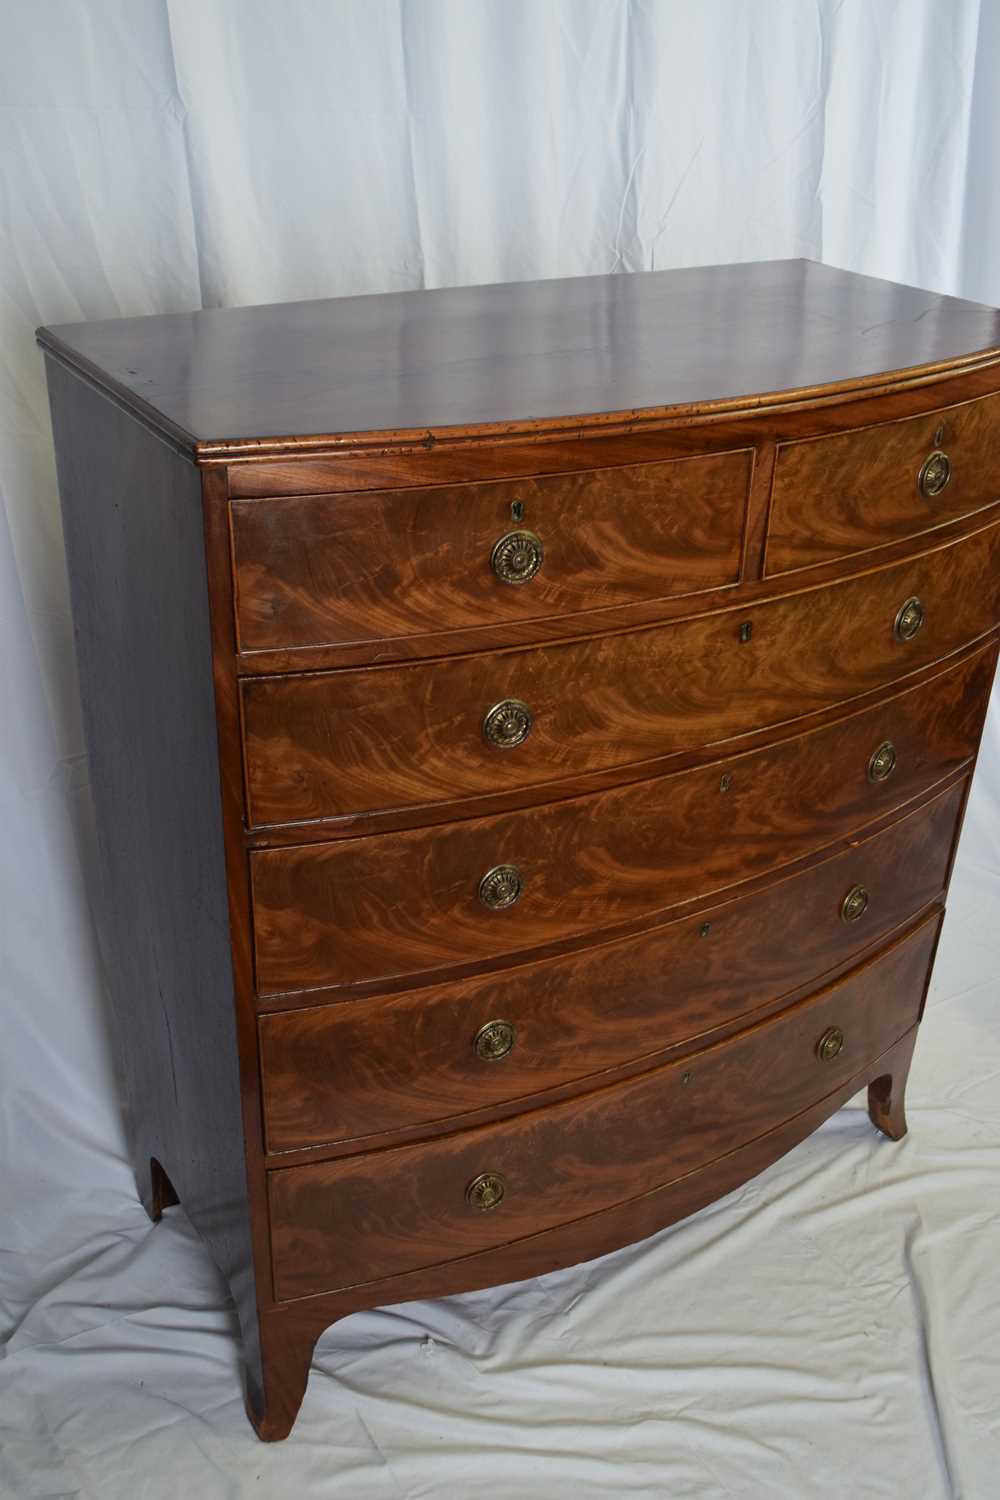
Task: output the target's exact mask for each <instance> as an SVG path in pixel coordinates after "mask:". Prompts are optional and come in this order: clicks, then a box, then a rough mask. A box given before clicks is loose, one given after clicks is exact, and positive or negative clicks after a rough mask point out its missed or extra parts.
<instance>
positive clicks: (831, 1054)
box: [816, 1026, 844, 1062]
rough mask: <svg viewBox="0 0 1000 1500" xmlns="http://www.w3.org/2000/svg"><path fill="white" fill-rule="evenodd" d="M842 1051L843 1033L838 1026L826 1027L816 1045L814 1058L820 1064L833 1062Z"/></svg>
mask: <svg viewBox="0 0 1000 1500" xmlns="http://www.w3.org/2000/svg"><path fill="white" fill-rule="evenodd" d="M843 1050H844V1033H843V1032H842V1031H841V1029H840V1027H839V1026H828V1027H827V1029H826V1031H824V1033H823V1035H822V1036H821V1037H820V1039H819V1041H818V1042H817V1043H816V1056H817V1057H818V1058H819V1060H820V1062H833V1059H834V1058H835V1057H839V1056H840V1053H841V1052H842V1051H843Z"/></svg>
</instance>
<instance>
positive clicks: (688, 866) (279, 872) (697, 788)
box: [250, 650, 995, 995]
mask: <svg viewBox="0 0 1000 1500" xmlns="http://www.w3.org/2000/svg"><path fill="white" fill-rule="evenodd" d="M994 663H995V652H994V651H992V650H990V651H989V652H984V653H982V654H981V655H980V656H978V657H976V658H973V659H972V660H971V661H970V662H967V663H964V664H963V665H962V666H960V667H958V668H956V669H954V670H952V671H950V672H945V673H942V674H941V676H940V677H938V678H935V679H932V681H931V682H929V683H926V684H924V685H923V686H921V687H919V688H915V689H913V690H912V691H910V692H903V693H900V694H898V695H897V696H896V697H894V698H889V699H887V700H886V701H884V702H883V703H880V704H878V705H877V706H876V707H875V708H870V709H867V710H865V711H864V712H862V713H858V714H854V715H851V716H849V717H847V718H845V719H843V720H841V721H839V722H837V723H835V724H833V725H830V726H828V727H826V728H823V729H819V730H816V731H815V732H813V733H812V734H805V735H800V736H796V737H795V738H792V739H789V740H786V741H784V742H782V743H781V744H779V745H776V746H773V747H770V748H765V749H762V750H758V751H754V752H751V753H749V754H745V755H742V756H735V757H733V758H731V759H729V760H725V761H717V762H716V763H715V765H714V766H707V767H703V766H699V767H696V768H694V769H693V770H690V771H684V772H680V773H678V774H676V775H674V776H665V777H661V778H658V779H656V780H653V781H645V782H638V783H635V784H633V785H630V786H625V787H622V788H616V789H614V790H612V791H609V792H601V793H597V794H595V795H593V796H590V797H580V798H571V799H567V800H566V801H564V802H554V803H550V804H547V805H546V806H544V807H540V808H533V809H529V810H526V811H524V812H515V813H508V814H506V815H503V816H500V817H493V818H481V819H470V820H468V821H465V822H462V823H456V824H445V825H441V826H439V827H435V828H428V829H418V830H414V831H411V832H404V833H398V834H380V835H375V836H373V837H370V838H362V839H345V840H342V841H339V842H335V843H328V844H312V845H305V846H302V847H299V848H285V849H269V850H261V851H257V852H255V853H253V854H251V856H250V864H251V885H252V889H253V908H254V932H255V948H256V968H257V986H258V992H259V993H260V994H261V995H268V994H274V993H280V992H283V991H284V992H295V991H301V990H307V989H319V988H328V989H329V990H330V991H331V992H333V991H337V990H341V991H345V990H347V989H348V988H349V987H351V986H356V987H360V988H362V989H363V988H364V987H365V986H367V987H368V988H369V989H370V988H372V987H374V986H377V985H379V984H386V983H387V982H389V981H391V980H399V979H402V978H404V977H413V976H416V975H419V974H424V975H425V977H426V978H427V979H428V980H429V979H430V978H431V977H432V975H434V974H435V973H436V972H441V973H442V977H443V971H446V970H447V969H449V968H452V967H454V966H461V965H465V964H474V963H476V962H479V963H487V962H491V961H496V960H497V959H499V958H500V957H502V956H503V955H508V956H509V957H511V958H512V957H513V956H515V955H517V954H527V953H528V952H530V951H531V950H532V949H536V948H541V947H543V946H544V945H546V944H549V943H555V942H559V941H565V940H569V939H572V940H574V941H575V942H577V943H582V942H591V943H592V942H596V941H598V940H599V938H600V935H601V934H602V933H603V934H605V935H610V930H611V929H613V928H614V927H615V926H616V925H617V924H624V923H628V922H638V923H640V924H645V925H648V924H649V923H650V922H651V921H653V920H654V918H655V917H656V915H657V914H658V913H665V912H666V911H668V910H669V909H671V908H673V907H675V906H677V905H679V904H681V903H683V902H686V901H691V900H694V899H695V898H696V897H700V896H708V895H709V894H711V893H713V892H716V891H720V890H723V889H726V888H728V887H730V886H734V885H736V884H737V883H738V882H740V881H744V880H748V879H750V878H752V877H754V876H757V875H760V874H763V873H764V872H765V871H768V870H777V869H780V868H781V866H782V865H785V864H788V863H790V862H791V861H792V860H794V859H796V858H799V857H800V856H802V855H804V854H805V853H807V852H808V851H809V850H812V849H817V848H820V847H824V846H832V845H833V844H834V843H835V842H836V841H837V840H838V839H840V838H845V837H848V836H849V835H851V834H852V833H854V832H855V831H856V830H857V829H858V828H860V827H861V826H863V825H864V824H865V823H866V822H871V821H873V820H875V819H876V818H878V817H879V816H881V815H883V814H884V813H886V812H888V811H889V810H890V809H891V808H893V807H897V806H901V805H903V804H904V803H905V802H906V801H907V800H909V799H910V798H912V797H915V796H918V795H921V794H922V793H924V792H925V791H927V790H928V789H929V788H930V787H931V786H932V785H933V784H934V783H935V782H936V781H938V780H941V779H942V778H943V777H945V776H947V775H948V774H950V773H951V772H953V771H955V770H957V769H959V768H960V767H961V766H962V765H964V764H965V763H966V761H967V760H968V758H969V757H970V756H972V755H973V754H974V753H975V750H976V746H977V745H978V741H979V734H980V731H981V727H982V721H983V716H984V713H985V705H986V697H987V687H988V684H989V682H990V680H991V678H992V673H993V667H994ZM886 739H890V740H892V742H893V744H894V745H895V746H896V750H897V755H898V762H897V767H896V770H895V771H894V772H893V774H892V776H891V777H890V778H889V780H888V781H886V782H883V783H881V784H879V785H872V784H871V783H870V782H869V780H868V777H867V766H868V761H869V757H870V756H871V754H872V752H873V751H874V749H875V748H876V746H878V745H879V744H880V743H881V742H882V741H883V740H886ZM724 775H728V776H729V777H730V778H731V784H730V785H729V787H728V790H725V791H723V790H722V777H723V776H724ZM501 864H510V865H514V866H516V867H517V868H518V869H519V870H520V872H521V875H522V879H523V882H524V890H523V894H522V895H521V898H520V900H519V901H518V902H517V904H516V905H514V906H512V907H509V908H508V909H507V910H504V911H489V910H487V909H486V907H485V906H484V905H483V904H482V902H481V901H480V900H479V898H478V894H477V892H478V885H479V880H480V877H481V876H482V875H483V874H485V872H486V871H488V870H490V869H492V868H493V867H494V866H497V865H501ZM397 987H399V986H397Z"/></svg>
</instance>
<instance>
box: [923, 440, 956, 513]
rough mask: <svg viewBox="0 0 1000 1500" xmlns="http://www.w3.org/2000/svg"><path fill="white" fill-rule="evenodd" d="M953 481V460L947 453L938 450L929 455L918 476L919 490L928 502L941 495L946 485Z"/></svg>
mask: <svg viewBox="0 0 1000 1500" xmlns="http://www.w3.org/2000/svg"><path fill="white" fill-rule="evenodd" d="M950 479H951V459H950V458H949V457H948V455H947V453H942V451H941V449H940V448H936V449H935V450H934V452H933V453H929V454H928V455H927V457H926V458H925V459H924V461H923V464H922V465H921V469H920V473H919V474H918V475H917V488H918V489H919V491H920V493H921V494H922V495H926V496H927V499H928V500H933V499H934V496H935V495H940V493H941V491H942V490H943V489H944V487H945V485H946V484H947V483H948V482H949V480H950Z"/></svg>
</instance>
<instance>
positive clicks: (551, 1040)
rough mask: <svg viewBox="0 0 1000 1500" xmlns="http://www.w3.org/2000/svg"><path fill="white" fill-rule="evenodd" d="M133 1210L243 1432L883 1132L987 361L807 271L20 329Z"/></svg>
mask: <svg viewBox="0 0 1000 1500" xmlns="http://www.w3.org/2000/svg"><path fill="white" fill-rule="evenodd" d="M39 341H40V343H41V344H42V346H43V348H44V350H45V354H46V359H47V366H48V378H49V389H50V397H51V403H52V412H53V421H54V427H55V435H56V448H57V460H58V467H59V482H60V491H61V496H62V503H63V513H64V522H65V534H66V549H67V557H68V562H69V572H70V584H71V592H72V598H73V609H74V616H75V621H76V630H77V641H78V656H79V668H80V680H81V684H82V689H83V697H84V713H85V721H86V729H87V741H88V748H89V753H90V759H91V779H92V784H93V789H94V798H95V803H96V810H97V818H98V827H99V839H98V844H99V855H100V870H99V871H98V872H97V874H96V876H95V882H96V884H97V887H98V889H99V892H100V898H101V899H100V910H99V913H98V915H99V926H100V934H101V941H102V947H103V951H104V955H105V959H106V964H107V969H108V974H109V979H110V985H111V991H112V997H113V1000H114V1006H115V1018H116V1028H117V1031H118V1040H119V1044H120V1049H121V1054H122V1062H123V1074H124V1081H125V1090H126V1095H127V1098H126V1103H127V1106H128V1119H129V1129H130V1136H131V1148H132V1151H133V1157H134V1163H135V1168H136V1174H137V1179H138V1183H139V1190H140V1193H141V1196H142V1199H143V1202H144V1203H145V1205H146V1207H147V1209H148V1211H149V1213H150V1214H151V1215H152V1216H153V1217H154V1218H155V1217H157V1216H158V1215H159V1214H160V1213H161V1212H162V1210H163V1209H164V1208H165V1207H167V1206H169V1205H170V1204H172V1203H175V1202H177V1201H178V1200H179V1201H180V1202H181V1203H182V1204H183V1206H184V1208H185V1210H186V1212H187V1213H188V1215H189V1216H190V1218H191V1220H192V1222H193V1223H194V1224H195V1226H196V1227H197V1228H198V1230H199V1231H200V1233H201V1235H202V1236H203V1238H204V1240H205V1242H206V1244H207V1246H208V1248H209V1250H210V1251H211V1253H212V1254H213V1256H214V1257H215V1259H216V1261H217V1262H218V1264H219V1265H220V1267H221V1268H222V1270H223V1272H224V1273H225V1275H226V1276H227V1278H228V1281H229V1284H230V1286H231V1288H232V1292H233V1296H234V1299H235V1303H236V1308H237V1312H238V1315H239V1320H240V1326H241V1329H242V1333H243V1339H244V1345H245V1353H246V1365H247V1409H248V1411H249V1414H250V1416H251V1419H252V1421H253V1422H254V1425H255V1426H256V1428H257V1431H258V1432H259V1434H260V1436H261V1437H263V1438H266V1439H273V1438H280V1437H284V1436H285V1435H286V1434H287V1433H288V1432H289V1430H290V1429H291V1426H292V1423H293V1422H294V1420H295V1416H296V1413H297V1411H298V1408H299V1405H300V1403H301V1401H302V1398H303V1395H304V1392H305V1387H306V1381H307V1378H308V1373H309V1365H310V1360H311V1355H312V1350H313V1346H314V1344H315V1342H316V1339H317V1338H318V1337H319V1335H320V1334H321V1333H322V1332H323V1330H324V1329H325V1328H326V1327H327V1326H328V1325H329V1324H331V1323H333V1322H335V1321H336V1320H337V1319H339V1318H341V1317H344V1316H346V1315H347V1314H349V1313H351V1312H353V1311H355V1310H357V1309H360V1308H364V1307H371V1306H375V1305H378V1304H380V1303H392V1302H398V1301H401V1300H404V1299H406V1298H415V1297H428V1296H440V1295H447V1294H450V1293H454V1292H460V1291H463V1290H468V1289H472V1288H476V1287H482V1286H488V1285H490V1284H492V1283H495V1282H506V1281H511V1280H515V1279H518V1278H520V1277H525V1276H534V1275H538V1274H540V1273H543V1272H545V1271H548V1270H553V1269H555V1268H557V1267H561V1266H565V1265H569V1264H572V1263H573V1262H575V1261H580V1260H585V1259H588V1258H590V1257H593V1256H596V1255H600V1254H603V1253H605V1252H606V1251H608V1250H611V1249H613V1248H614V1247H615V1246H619V1245H622V1244H626V1243H628V1242H629V1241H631V1240H634V1239H637V1238H640V1237H642V1236H644V1235H648V1234H650V1233H652V1232H653V1231H654V1230H656V1229H658V1228H660V1227H662V1226H663V1225H666V1224H669V1223H671V1222H673V1221H675V1220H676V1219H678V1218H681V1217H683V1216H684V1215H685V1214H688V1213H691V1212H693V1211H694V1210H695V1209H697V1208H699V1207H701V1206H703V1205H704V1204H707V1203H709V1202H711V1201H712V1200H713V1199H715V1198H718V1197H719V1196H721V1195H722V1194H724V1193H726V1192H728V1191H730V1189H732V1188H733V1187H735V1186H737V1185H738V1184H739V1183H741V1182H744V1181H746V1180H747V1178H749V1177H750V1176H752V1175H753V1174H755V1173H757V1172H759V1171H761V1170H762V1169H763V1168H765V1167H766V1166H767V1165H768V1164H769V1163H771V1162H773V1161H775V1160H776V1159H777V1158H778V1157H779V1156H781V1155H782V1154H783V1153H784V1152H785V1151H787V1150H789V1149H790V1148H791V1147H792V1146H794V1145H795V1144H796V1142H798V1141H800V1140H801V1139H803V1137H804V1136H806V1135H807V1134H808V1133H809V1132H810V1131H811V1130H813V1129H814V1128H815V1127H816V1126H817V1125H818V1124H820V1123H821V1122H822V1120H824V1119H825V1118H826V1117H827V1116H828V1115H829V1114H830V1113H831V1112H832V1111H834V1110H836V1109H838V1108H839V1107H840V1106H841V1105H842V1104H843V1103H844V1102H845V1101H846V1100H847V1099H848V1098H850V1096H851V1095H852V1094H853V1093H855V1092H856V1091H857V1090H858V1089H860V1088H862V1087H864V1086H867V1087H868V1104H869V1112H870V1116H871V1119H872V1121H873V1123H874V1124H875V1126H876V1127H877V1128H878V1129H879V1130H881V1131H882V1132H883V1133H884V1134H885V1135H888V1136H889V1137H890V1138H892V1139H898V1138H899V1136H901V1135H902V1134H903V1132H904V1131H905V1128H906V1125H905V1117H904V1110H903V1096H904V1089H905V1083H906V1076H907V1071H908V1068H909V1063H910V1057H911V1054H912V1051H913V1046H914V1041H915V1037H916V1032H917V1027H918V1023H919V1020H920V1016H921V1013H922V1009H923V1004H924V997H925V994H926V990H927V985H928V982H929V978H930V972H931V964H932V961H933V954H934V948H935V944H936V942H937V936H938V933H939V931H940V925H941V920H942V915H943V904H944V898H945V894H946V890H947V886H948V880H949V877H950V872H951V865H952V860H953V856H954V851H955V847H956V842H957V839H958V835H959V831H960V828H961V821H962V815H963V811H964V807H965V800H966V796H967V793H968V787H969V783H970V779H971V776H972V773H973V770H974V766H975V759H976V755H977V752H978V746H979V739H980V734H981V731H982V725H983V720H984V716H985V711H986V705H987V701H988V698H989V693H990V685H991V682H992V678H993V673H994V668H995V665H996V658H997V646H998V642H997V637H998V632H1000V459H998V457H997V455H998V454H1000V313H997V312H995V311H993V310H992V309H989V308H984V307H980V306H977V305H975V304H971V303H966V302H959V301H956V300H954V299H951V298H947V297H938V296H934V295H932V294H930V293H925V292H920V291H917V290H915V289H913V288H908V287H901V286H896V285H893V284H892V283H888V282H880V281H873V280H870V279H868V278H865V277H859V276H854V275H851V274H849V273H847V272H841V271H834V270H831V269H829V268H827V267H824V266H819V265H816V264H813V263H811V262H806V261H785V262H770V263H764V264H759V265H740V266H728V267H726V266H723V267H707V268H701V269H694V270H686V271H667V272H660V273H655V274H653V273H650V274H643V275H635V276H613V277H590V278H579V279H575V280H570V281H553V282H537V283H525V284H520V285H511V286H494V287H466V288H461V289H456V290H452V291H441V292H414V293H401V294H393V295H387V296H374V297H357V298H349V299H342V300H335V301H329V302H317V303H300V304H291V305H288V306H276V307H263V308H246V309H228V310H214V311H206V312H199V313H192V314H178V315H169V316H165V317H154V318H138V319H122V320H116V321H114V322H110V323H93V324H80V325H73V326H68V327H63V328H59V329H42V330H40V331H39Z"/></svg>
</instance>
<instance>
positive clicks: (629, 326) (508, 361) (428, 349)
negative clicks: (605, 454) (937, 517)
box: [39, 260, 1000, 458]
mask: <svg viewBox="0 0 1000 1500" xmlns="http://www.w3.org/2000/svg"><path fill="white" fill-rule="evenodd" d="M39 340H40V342H41V343H42V344H43V346H44V347H45V348H47V349H49V350H50V351H52V352H53V353H55V354H56V355H57V356H58V357H60V358H61V359H63V360H64V361H66V362H68V363H69V364H71V365H73V366H74V367H75V368H76V369H78V370H80V371H82V372H83V373H85V374H87V375H88V376H89V377H90V378H91V379H92V380H94V381H95V382H96V383H97V384H99V385H100V386H101V387H102V388H104V389H106V390H108V391H110V392H112V393H113V394H114V395H115V396H116V397H117V398H118V399H119V400H120V401H123V402H124V403H125V404H126V405H128V406H129V407H130V408H131V409H133V410H135V411H136V412H137V413H139V414H140V415H141V416H142V417H143V419H144V420H145V421H147V422H148V423H149V424H150V425H151V426H153V427H156V428H158V429H159V430H160V431H161V432H163V433H164V434H166V435H167V436H169V437H170V438H172V439H173V440H174V441H175V442H176V443H178V444H179V445H180V446H181V447H183V448H185V449H187V450H189V451H190V452H191V453H192V454H193V455H194V456H197V457H214V458H224V457H226V456H227V455H228V456H233V457H236V456H239V455H241V454H242V455H244V456H245V455H246V454H247V451H248V447H249V448H250V449H253V448H255V447H257V448H259V446H260V443H261V441H262V440H277V439H282V438H283V439H286V440H287V441H288V446H289V447H291V448H294V447H295V446H296V445H298V446H301V447H303V448H305V449H306V450H308V448H309V447H310V446H311V445H312V444H315V443H318V442H319V440H321V439H325V440H326V442H329V441H330V439H331V438H338V437H340V438H346V437H349V436H351V435H358V434H362V433H373V432H379V433H385V434H390V433H391V434H398V435H402V434H409V435H410V436H411V437H412V435H413V434H414V433H425V434H427V433H429V434H433V433H435V432H436V431H438V430H439V429H445V430H447V431H449V432H451V433H454V431H455V429H456V428H458V429H475V430H481V431H482V432H483V434H484V436H485V435H489V434H490V433H492V434H496V433H498V432H500V431H509V430H525V431H529V430H531V429H533V428H538V427H544V426H547V425H551V424H558V422H559V421H560V419H565V418H567V417H586V416H588V415H589V416H596V415H598V414H609V413H614V414H622V413H630V412H640V411H641V412H643V413H645V414H651V413H657V412H684V411H692V412H693V411H703V410H704V409H706V408H711V409H718V410H720V411H734V412H738V411H741V410H747V409H750V408H753V407H756V406H757V405H760V404H761V398H764V401H765V404H766V400H767V398H768V397H772V398H778V399H780V398H785V399H787V398H788V397H789V396H791V395H803V394H807V393H815V392H817V391H819V390H822V391H831V390H853V389H859V390H860V389H865V388H867V387H869V386H871V385H873V384H879V385H884V384H887V383H888V384H891V377H892V376H893V375H896V376H899V375H902V374H904V373H907V374H909V375H910V376H912V375H913V374H914V373H915V372H919V371H925V372H929V371H936V370H942V369H952V368H954V369H959V368H966V367H968V366H970V365H975V364H978V363H983V362H988V361H990V360H992V359H996V358H1000V312H998V311H996V310H994V309H992V308H987V307H983V306H980V305H979V304H977V303H971V302H964V301H960V300H958V299H957V298H953V297H945V296H940V295H937V294H935V293H931V292H925V291H919V290H917V289H915V288H913V287H906V286H900V285H897V284H895V283H892V282H888V281H880V280H876V279H873V278H871V277H867V276H858V275H855V274H854V273H852V272H848V271H840V270H835V269H833V268H832V267H829V266H823V265H819V264H817V263H816V262H813V261H808V260H784V261H764V262H758V263H753V264H739V265H730V266H704V267H697V268H692V269H683V270H669V271H658V272H647V273H643V274H640V275H605V276H585V277H574V278H571V279H564V280H551V281H533V282H515V283H508V284H501V285H494V286H474V287H456V288H449V289H447V290H438V291H431V292H425V291H412V292H394V293H387V294H381V295H374V296H363V297H343V298H332V299H328V300H325V301H313V302H297V303H283V304H275V305H272V306H264V307H245V308H214V309H207V310H204V311H201V312H191V313H172V314H165V315H161V316H157V317H143V318H119V319H114V320H113V321H109V322H94V323H78V324H64V325H62V326H60V327H56V328H44V329H41V330H39ZM887 377H890V379H889V380H887Z"/></svg>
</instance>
